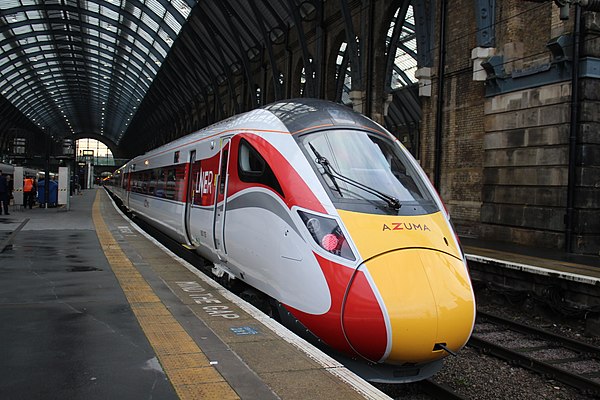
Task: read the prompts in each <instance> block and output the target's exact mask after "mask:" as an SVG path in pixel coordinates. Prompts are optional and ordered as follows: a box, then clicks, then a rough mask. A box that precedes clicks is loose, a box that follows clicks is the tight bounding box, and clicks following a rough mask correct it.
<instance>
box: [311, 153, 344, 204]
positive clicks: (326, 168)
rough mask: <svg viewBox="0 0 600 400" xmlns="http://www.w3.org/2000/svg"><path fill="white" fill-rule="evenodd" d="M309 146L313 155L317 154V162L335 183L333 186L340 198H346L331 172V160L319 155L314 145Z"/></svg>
mask: <svg viewBox="0 0 600 400" xmlns="http://www.w3.org/2000/svg"><path fill="white" fill-rule="evenodd" d="M308 145H309V146H310V148H311V150H312V151H313V153H315V156H317V162H318V163H319V164H321V166H322V167H323V170H324V171H325V173H326V174H327V175H328V176H329V177H330V178H331V182H333V186H335V190H337V191H338V193H339V194H340V196H342V197H344V195H343V194H342V190H341V189H340V187H339V186H338V184H337V181H336V180H335V175H334V174H333V172H332V171H331V170H332V168H331V165H330V164H329V160H328V159H326V158H325V157H323V156H322V155H321V154H319V152H318V151H317V149H315V148H314V147H313V145H312V144H310V143H309V144H308Z"/></svg>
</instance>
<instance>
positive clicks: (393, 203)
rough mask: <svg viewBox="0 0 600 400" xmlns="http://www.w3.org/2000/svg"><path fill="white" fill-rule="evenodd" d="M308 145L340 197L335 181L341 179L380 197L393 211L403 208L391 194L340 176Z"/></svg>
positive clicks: (325, 159)
mask: <svg viewBox="0 0 600 400" xmlns="http://www.w3.org/2000/svg"><path fill="white" fill-rule="evenodd" d="M308 145H309V146H310V148H311V149H312V151H313V153H315V156H317V162H318V163H319V164H321V165H322V166H323V169H324V170H325V173H326V174H327V175H329V177H330V178H331V180H332V181H333V184H334V185H335V188H336V189H337V191H338V192H339V193H340V195H342V192H341V190H340V188H339V186H338V184H337V183H336V181H335V180H336V179H339V180H341V181H342V182H346V183H348V184H350V185H352V186H354V187H357V188H359V189H362V190H364V191H365V192H368V193H371V194H372V195H375V196H377V197H379V198H380V199H382V200H384V201H385V202H386V203H387V204H388V205H389V206H390V207H391V208H393V209H396V210H398V209H399V208H400V207H402V204H400V200H398V199H397V198H396V197H394V196H390V195H389V194H385V193H382V192H380V191H379V190H376V189H373V188H372V187H369V186H367V185H365V184H364V183H360V182H357V181H355V180H354V179H350V178H348V177H346V176H344V175H342V174H340V173H339V172H337V171H336V170H335V169H334V168H333V167H332V166H331V163H330V162H329V160H328V159H327V158H325V157H323V156H322V155H320V154H319V152H318V151H317V150H316V149H315V148H314V147H313V145H312V144H310V143H309V144H308Z"/></svg>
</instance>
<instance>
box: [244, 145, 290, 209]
mask: <svg viewBox="0 0 600 400" xmlns="http://www.w3.org/2000/svg"><path fill="white" fill-rule="evenodd" d="M238 175H239V176H240V180H241V181H242V182H254V183H261V184H263V185H265V186H269V187H271V188H273V189H274V190H275V191H276V192H277V193H279V194H280V195H281V196H282V197H285V195H284V194H283V190H282V189H281V185H280V184H279V181H278V180H277V177H276V176H275V174H274V173H273V170H272V169H271V167H270V166H269V164H267V162H266V161H265V159H264V158H263V157H262V156H261V155H260V153H259V152H258V151H256V149H255V148H254V147H252V146H251V145H250V143H248V142H247V141H246V140H244V139H242V140H241V141H240V148H239V152H238Z"/></svg>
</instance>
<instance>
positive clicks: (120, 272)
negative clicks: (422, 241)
mask: <svg viewBox="0 0 600 400" xmlns="http://www.w3.org/2000/svg"><path fill="white" fill-rule="evenodd" d="M0 246H1V247H2V248H0V251H2V252H1V253H0V282H1V283H0V317H1V318H2V321H3V323H2V324H1V325H0V341H1V343H2V346H0V360H2V362H1V363H0V398H2V399H25V398H27V399H112V398H118V399H176V398H182V399H237V398H241V399H317V398H318V399H344V400H351V399H362V398H370V399H377V398H381V399H384V398H388V397H387V396H385V395H384V394H383V393H381V392H380V391H378V390H377V389H375V388H373V387H372V386H371V385H369V384H368V383H366V382H365V381H363V380H362V379H361V378H359V377H357V376H356V375H354V374H353V373H351V372H350V371H348V370H347V369H346V368H344V367H343V366H342V365H341V364H339V363H338V362H337V361H335V360H333V359H332V358H330V357H328V356H326V355H324V354H323V353H321V352H320V351H319V350H317V349H315V348H314V347H312V346H310V345H309V344H308V343H306V342H304V341H303V340H302V339H300V338H298V337H297V336H295V335H293V334H291V333H290V332H288V331H287V330H286V329H284V328H283V327H281V326H280V325H278V324H277V323H276V322H274V321H273V320H271V319H270V318H268V317H267V316H265V315H264V314H262V313H260V312H259V311H258V310H256V309H255V308H254V307H252V306H251V305H249V304H247V303H246V302H244V301H242V300H240V299H238V298H237V297H236V296H234V295H232V294H231V293H229V292H227V291H226V290H224V289H223V288H221V287H220V286H219V285H217V284H215V283H214V282H213V281H212V280H210V279H208V278H207V277H205V276H204V275H203V274H201V273H200V272H198V271H197V270H196V269H195V268H194V267H193V266H191V265H189V264H188V263H186V262H185V261H183V260H181V259H180V258H179V257H177V256H175V255H173V254H172V253H170V252H169V251H168V250H167V249H165V248H164V247H163V246H162V245H160V244H159V243H158V242H156V241H155V240H154V239H152V238H150V237H148V236H147V235H146V234H145V233H144V232H143V231H141V230H139V228H137V226H136V225H134V224H132V223H130V221H129V220H127V219H125V218H124V216H123V215H122V214H121V213H120V212H119V211H118V210H117V209H116V208H115V207H114V205H113V203H112V201H111V200H110V198H109V197H108V195H107V194H106V193H105V192H104V190H103V189H89V190H85V191H83V194H82V195H81V196H74V197H72V198H71V204H70V210H69V211H65V210H64V209H61V208H56V209H40V208H34V209H32V210H29V209H27V210H21V211H13V212H12V213H11V215H9V216H2V217H0Z"/></svg>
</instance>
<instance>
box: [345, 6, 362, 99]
mask: <svg viewBox="0 0 600 400" xmlns="http://www.w3.org/2000/svg"><path fill="white" fill-rule="evenodd" d="M340 6H341V8H342V15H343V17H344V26H345V27H344V30H345V31H346V42H347V46H346V53H348V51H350V53H349V57H350V63H351V65H352V67H351V70H350V73H351V77H352V90H362V87H363V85H362V68H361V63H360V58H359V55H358V46H357V43H356V34H355V33H354V24H353V23H352V15H351V14H350V9H349V8H348V0H340Z"/></svg>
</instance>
